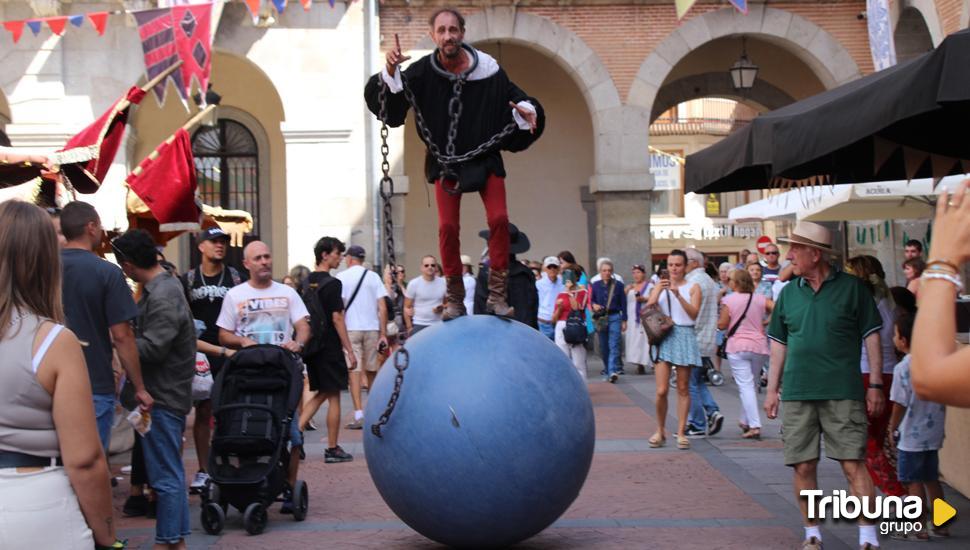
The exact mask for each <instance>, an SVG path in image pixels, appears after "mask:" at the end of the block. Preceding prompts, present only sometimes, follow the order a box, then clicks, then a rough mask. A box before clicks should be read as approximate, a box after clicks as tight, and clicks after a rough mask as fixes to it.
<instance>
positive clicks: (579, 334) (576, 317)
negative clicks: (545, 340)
mask: <svg viewBox="0 0 970 550" xmlns="http://www.w3.org/2000/svg"><path fill="white" fill-rule="evenodd" d="M588 296H589V294H587V297H588ZM569 307H570V309H569V316H568V317H566V326H565V327H564V328H563V331H562V337H563V340H565V341H566V343H567V344H569V345H573V346H575V345H579V344H585V343H586V337H587V336H588V334H589V333H588V332H587V331H586V306H585V305H584V306H583V307H580V306H579V304H578V303H577V302H576V297H575V296H572V295H570V296H569Z"/></svg>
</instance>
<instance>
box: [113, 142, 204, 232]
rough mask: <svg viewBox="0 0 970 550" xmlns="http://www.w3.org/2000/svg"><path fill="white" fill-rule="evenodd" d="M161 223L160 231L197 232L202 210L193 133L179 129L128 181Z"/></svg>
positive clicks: (143, 162) (144, 161)
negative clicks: (197, 192)
mask: <svg viewBox="0 0 970 550" xmlns="http://www.w3.org/2000/svg"><path fill="white" fill-rule="evenodd" d="M125 181H127V182H128V185H129V187H131V190H132V191H134V192H135V194H136V195H138V197H139V198H140V199H141V200H142V202H144V203H145V206H147V207H148V209H149V210H151V212H152V216H154V217H155V219H156V220H158V228H159V231H196V230H198V229H199V227H200V225H199V219H200V216H201V214H202V208H201V206H200V205H199V203H198V202H197V199H196V189H197V183H196V179H195V162H194V160H193V159H192V143H191V140H190V139H189V133H188V132H186V131H185V130H184V129H179V130H178V131H177V132H175V134H174V135H173V136H172V137H170V138H169V139H167V140H165V142H164V143H162V144H161V145H159V146H158V148H157V149H155V151H153V152H152V154H151V155H149V156H148V158H147V159H145V160H143V161H142V162H141V163H140V164H139V165H138V167H137V168H135V170H134V171H133V172H132V173H131V174H129V175H128V178H127V179H126V180H125Z"/></svg>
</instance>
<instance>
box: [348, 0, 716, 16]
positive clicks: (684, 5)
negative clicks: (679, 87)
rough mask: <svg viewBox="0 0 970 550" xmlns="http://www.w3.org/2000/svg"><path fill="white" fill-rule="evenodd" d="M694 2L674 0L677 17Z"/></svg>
mask: <svg viewBox="0 0 970 550" xmlns="http://www.w3.org/2000/svg"><path fill="white" fill-rule="evenodd" d="M695 2H697V0H674V5H675V6H677V19H678V20H681V19H683V18H684V16H685V15H687V12H688V11H690V9H691V8H692V7H694V3H695ZM330 5H331V6H332V5H333V0H330Z"/></svg>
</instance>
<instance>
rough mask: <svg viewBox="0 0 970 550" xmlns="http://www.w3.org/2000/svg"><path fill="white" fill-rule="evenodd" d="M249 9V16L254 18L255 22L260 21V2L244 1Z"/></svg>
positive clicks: (256, 0) (257, 0)
mask: <svg viewBox="0 0 970 550" xmlns="http://www.w3.org/2000/svg"><path fill="white" fill-rule="evenodd" d="M243 1H244V2H246V7H247V8H249V14H250V15H252V16H253V21H256V20H257V19H259V0H243Z"/></svg>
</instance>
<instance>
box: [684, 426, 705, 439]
mask: <svg viewBox="0 0 970 550" xmlns="http://www.w3.org/2000/svg"><path fill="white" fill-rule="evenodd" d="M684 435H686V436H687V437H704V436H706V435H707V430H702V429H700V428H697V427H694V426H691V425H690V424H688V425H687V429H686V430H684Z"/></svg>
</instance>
